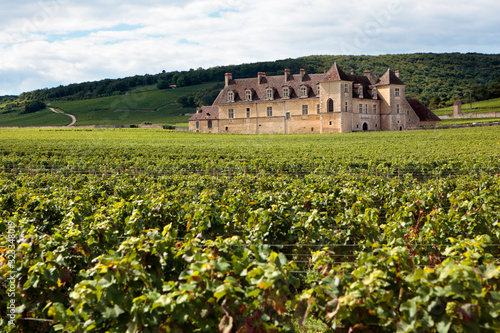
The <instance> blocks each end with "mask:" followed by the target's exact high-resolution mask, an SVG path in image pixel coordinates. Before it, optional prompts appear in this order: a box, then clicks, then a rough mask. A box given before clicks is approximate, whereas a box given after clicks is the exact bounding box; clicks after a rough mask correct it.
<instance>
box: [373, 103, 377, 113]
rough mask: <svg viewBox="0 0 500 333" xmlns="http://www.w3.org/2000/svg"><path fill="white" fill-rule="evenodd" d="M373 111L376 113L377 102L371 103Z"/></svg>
mask: <svg viewBox="0 0 500 333" xmlns="http://www.w3.org/2000/svg"><path fill="white" fill-rule="evenodd" d="M373 113H377V104H373Z"/></svg>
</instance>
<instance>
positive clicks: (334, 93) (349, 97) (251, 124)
mask: <svg viewBox="0 0 500 333" xmlns="http://www.w3.org/2000/svg"><path fill="white" fill-rule="evenodd" d="M436 122H439V118H438V117H437V116H435V115H434V114H433V113H432V112H431V111H430V110H428V109H427V108H425V106H423V105H422V104H421V103H420V102H418V101H417V100H409V99H406V98H405V84H404V83H403V82H402V81H401V79H400V78H399V71H396V72H395V73H394V72H392V71H391V70H387V72H386V73H385V74H384V75H383V76H382V77H381V78H378V77H377V76H375V75H373V74H372V73H371V72H370V71H365V72H364V75H354V73H353V71H351V74H350V75H347V74H345V73H344V72H343V71H342V69H340V68H339V67H338V65H337V64H334V65H333V66H332V67H331V68H330V69H329V70H328V71H327V70H325V72H324V73H322V74H307V73H306V71H305V70H303V69H301V70H300V73H299V74H291V73H290V70H287V69H286V70H285V71H284V75H277V76H267V75H266V73H263V72H260V73H258V75H257V77H256V78H247V79H233V77H232V75H231V74H229V73H227V74H226V76H225V87H224V89H223V90H222V91H221V92H220V94H219V96H218V97H217V99H216V100H215V101H214V103H213V105H212V106H203V107H201V108H198V109H197V112H196V114H195V115H193V116H192V117H191V118H190V119H189V130H190V131H193V132H203V133H242V134H277V133H281V134H292V133H346V132H356V131H381V130H382V131H394V130H406V129H409V128H416V127H419V126H421V125H422V124H423V123H425V124H431V123H436Z"/></svg>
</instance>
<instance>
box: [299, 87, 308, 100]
mask: <svg viewBox="0 0 500 333" xmlns="http://www.w3.org/2000/svg"><path fill="white" fill-rule="evenodd" d="M300 97H301V98H304V97H307V86H301V87H300Z"/></svg>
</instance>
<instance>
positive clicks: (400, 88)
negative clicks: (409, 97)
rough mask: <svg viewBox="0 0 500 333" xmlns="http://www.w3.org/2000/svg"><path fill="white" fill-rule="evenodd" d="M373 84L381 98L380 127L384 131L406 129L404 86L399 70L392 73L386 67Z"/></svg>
mask: <svg viewBox="0 0 500 333" xmlns="http://www.w3.org/2000/svg"><path fill="white" fill-rule="evenodd" d="M375 86H376V88H377V91H378V94H379V96H380V98H381V100H382V101H381V110H380V129H381V130H384V131H392V130H403V129H406V127H407V112H408V110H407V109H408V108H407V105H408V103H407V102H406V98H405V87H406V86H405V84H404V83H403V81H401V79H400V78H399V71H396V73H394V72H393V71H391V70H390V69H388V70H387V71H386V72H385V74H384V75H383V76H382V77H381V78H380V80H379V81H378V83H377V84H376V85H375Z"/></svg>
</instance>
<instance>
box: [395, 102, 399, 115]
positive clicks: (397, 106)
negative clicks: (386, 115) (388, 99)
mask: <svg viewBox="0 0 500 333" xmlns="http://www.w3.org/2000/svg"><path fill="white" fill-rule="evenodd" d="M396 113H399V104H396Z"/></svg>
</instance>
